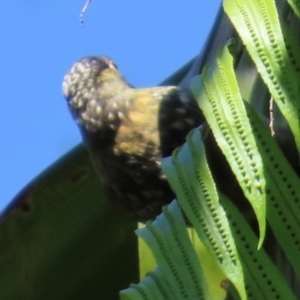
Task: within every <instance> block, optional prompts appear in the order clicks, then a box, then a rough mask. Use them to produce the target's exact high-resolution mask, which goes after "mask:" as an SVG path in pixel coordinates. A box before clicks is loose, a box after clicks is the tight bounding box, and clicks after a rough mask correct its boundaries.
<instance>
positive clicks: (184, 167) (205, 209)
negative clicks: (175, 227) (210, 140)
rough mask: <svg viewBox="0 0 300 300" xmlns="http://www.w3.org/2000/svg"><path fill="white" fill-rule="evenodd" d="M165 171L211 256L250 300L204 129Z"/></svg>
mask: <svg viewBox="0 0 300 300" xmlns="http://www.w3.org/2000/svg"><path fill="white" fill-rule="evenodd" d="M162 168H163V170H164V172H165V174H166V175H167V178H168V180H169V182H170V185H171V187H172V189H173V190H174V191H175V193H176V196H177V200H178V202H179V204H180V207H181V208H182V209H183V211H184V213H185V215H186V216H187V218H188V219H189V221H190V222H191V223H192V224H193V226H194V228H195V230H196V232H197V234H198V236H199V238H200V240H201V241H202V243H203V244H204V245H205V247H206V248H207V249H208V253H209V254H210V255H212V256H213V257H214V260H215V261H216V262H217V263H218V265H219V267H220V268H221V270H222V272H223V273H224V274H225V276H226V277H227V278H228V279H229V280H230V281H231V282H233V284H234V285H235V286H236V288H237V290H238V291H239V293H240V295H241V298H242V299H246V297H245V289H244V283H243V272H242V268H241V265H240V262H239V258H238V255H237V252H236V248H235V244H234V240H233V238H232V236H231V232H230V228H229V224H228V220H227V218H226V215H225V212H224V210H223V209H222V207H221V206H220V204H219V199H218V194H217V191H216V187H215V184H214V181H213V179H212V175H211V173H210V171H209V168H208V164H207V161H206V156H205V150H204V145H203V143H202V140H201V134H200V130H198V129H197V130H194V131H192V132H191V133H190V134H189V135H188V137H187V143H185V144H184V145H183V146H182V147H181V148H179V149H176V150H175V151H174V152H173V156H172V158H170V157H168V158H165V159H163V163H162Z"/></svg>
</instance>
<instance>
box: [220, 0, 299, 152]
mask: <svg viewBox="0 0 300 300" xmlns="http://www.w3.org/2000/svg"><path fill="white" fill-rule="evenodd" d="M223 7H224V10H225V12H226V14H227V15H228V17H229V18H230V20H231V22H232V23H233V25H234V27H235V29H236V30H237V32H238V33H239V35H240V37H241V39H242V41H243V43H244V45H245V46H246V48H247V50H248V52H249V54H250V56H251V58H252V60H253V61H254V63H255V65H256V68H257V70H258V72H259V73H260V75H261V77H262V79H263V80H264V82H265V83H266V85H267V86H268V88H269V91H270V93H271V95H272V97H273V99H274V100H275V102H276V104H277V105H278V107H279V109H280V110H281V112H282V114H283V115H284V117H285V118H286V120H287V122H288V123H289V125H290V127H291V130H292V132H293V135H294V137H295V140H296V145H297V148H298V152H299V151H300V102H299V101H298V95H299V80H298V76H297V74H296V72H295V68H294V67H293V66H292V63H291V61H290V59H289V53H288V51H287V48H286V45H285V41H284V37H283V34H282V31H281V26H280V22H279V19H278V14H277V10H276V6H275V2H274V1H273V0H252V1H248V0H224V3H223Z"/></svg>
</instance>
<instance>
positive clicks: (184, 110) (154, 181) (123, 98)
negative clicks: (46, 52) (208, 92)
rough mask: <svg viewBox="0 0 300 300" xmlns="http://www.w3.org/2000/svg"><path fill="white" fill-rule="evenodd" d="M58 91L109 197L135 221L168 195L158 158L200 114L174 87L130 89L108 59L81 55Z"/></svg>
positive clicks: (171, 196)
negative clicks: (61, 92) (65, 103)
mask: <svg viewBox="0 0 300 300" xmlns="http://www.w3.org/2000/svg"><path fill="white" fill-rule="evenodd" d="M63 93H64V96H65V98H66V100H67V104H68V107H69V109H70V111H71V114H72V116H73V118H74V119H75V121H76V122H77V125H78V127H79V129H80V132H81V135H82V139H83V142H84V144H85V145H86V147H87V149H88V151H89V154H90V158H91V161H92V163H93V165H94V167H95V169H96V171H97V173H98V175H99V177H100V178H101V180H102V183H103V186H104V188H105V191H106V193H107V196H108V197H109V199H110V200H111V201H112V202H113V203H115V204H116V206H117V207H118V208H119V209H120V210H121V211H122V212H123V213H125V214H127V215H129V216H132V217H134V218H135V219H137V220H139V221H146V220H148V219H153V218H154V217H155V216H156V215H157V214H159V212H160V211H161V208H162V206H163V205H165V204H167V203H169V202H171V201H172V200H173V199H174V194H173V192H172V190H171V189H170V187H169V184H168V182H167V179H166V176H165V175H164V174H163V172H162V170H161V158H163V157H166V156H169V155H171V154H172V151H173V150H174V149H175V148H177V147H179V146H181V145H182V144H183V143H184V142H185V137H186V135H187V134H188V133H189V131H190V130H191V129H193V128H195V127H198V126H199V125H200V124H201V123H202V121H203V116H202V113H201V111H200V109H199V108H198V105H197V103H196V100H195V99H194V97H193V95H192V94H191V92H190V91H189V90H187V89H183V88H180V87H177V86H158V87H151V88H134V87H133V86H132V85H130V84H129V83H127V82H126V81H125V79H124V78H123V77H122V75H121V73H120V72H119V70H118V68H117V66H116V64H115V63H114V62H113V61H112V60H111V59H109V58H108V57H98V56H94V57H85V58H83V59H81V60H80V61H78V62H76V63H75V64H74V65H73V66H72V68H71V69H70V70H69V72H68V73H67V74H66V75H65V77H64V80H63Z"/></svg>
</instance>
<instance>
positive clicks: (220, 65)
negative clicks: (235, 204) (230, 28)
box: [190, 44, 266, 247]
mask: <svg viewBox="0 0 300 300" xmlns="http://www.w3.org/2000/svg"><path fill="white" fill-rule="evenodd" d="M229 47H231V44H228V45H227V46H225V47H223V48H221V49H220V50H219V52H218V57H217V59H216V61H215V62H214V63H212V64H211V65H209V66H206V67H205V68H204V70H203V73H202V76H196V77H194V78H193V79H192V80H191V85H190V87H191V90H192V91H193V93H194V95H195V97H196V99H197V101H198V104H199V106H200V108H201V109H202V111H203V113H204V115H205V118H206V120H207V122H208V124H209V126H210V128H211V130H212V132H213V134H214V137H215V139H216V142H217V144H218V145H219V147H220V149H221V150H222V152H223V154H224V155H225V157H226V159H227V161H228V162H229V164H230V167H231V169H232V171H233V173H234V174H235V176H236V178H237V180H238V182H239V184H240V186H241V188H242V190H243V192H244V194H245V196H246V197H247V199H248V200H249V202H250V203H251V205H252V207H253V209H254V212H255V214H256V217H257V220H258V223H259V230H260V238H259V244H258V247H260V246H261V244H262V242H263V240H264V236H265V227H266V218H265V216H266V191H265V179H264V171H263V164H262V159H261V156H260V153H259V151H258V149H257V145H256V141H255V139H254V137H253V133H252V129H251V126H250V123H249V120H248V117H247V114H246V110H245V107H244V103H243V100H242V98H241V95H240V92H239V88H238V85H237V81H236V77H235V74H234V70H233V59H232V56H231V54H230V52H229Z"/></svg>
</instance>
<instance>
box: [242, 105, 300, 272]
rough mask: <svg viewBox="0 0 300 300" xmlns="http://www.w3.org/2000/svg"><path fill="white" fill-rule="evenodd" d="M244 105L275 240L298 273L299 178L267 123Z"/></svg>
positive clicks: (268, 218) (299, 266) (268, 217)
mask: <svg viewBox="0 0 300 300" xmlns="http://www.w3.org/2000/svg"><path fill="white" fill-rule="evenodd" d="M246 108H247V113H248V117H249V119H250V122H251V126H252V128H253V133H254V137H255V140H256V142H257V146H258V149H259V152H260V153H261V155H262V158H263V163H264V169H265V172H264V174H265V178H266V191H267V203H268V207H267V220H268V222H269V224H270V226H271V228H272V231H273V233H274V235H275V236H276V238H277V241H278V243H280V245H281V247H282V249H283V250H284V252H285V253H286V255H287V257H288V259H289V261H290V262H291V264H292V265H293V267H294V269H295V271H296V272H297V274H298V276H299V277H300V264H299V252H300V244H299V234H298V232H299V228H300V206H299V203H300V190H299V186H300V180H299V178H298V176H297V174H296V173H295V171H294V170H293V169H292V167H291V166H290V164H289V163H288V161H287V159H286V158H285V156H284V155H283V153H282V151H281V150H280V148H279V147H278V145H277V143H276V141H275V140H274V138H273V137H272V136H271V134H270V131H269V129H268V128H267V127H266V125H264V124H263V123H262V121H261V120H260V118H259V117H258V116H257V114H256V113H255V111H254V110H253V108H252V107H251V106H250V105H249V104H246Z"/></svg>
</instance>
